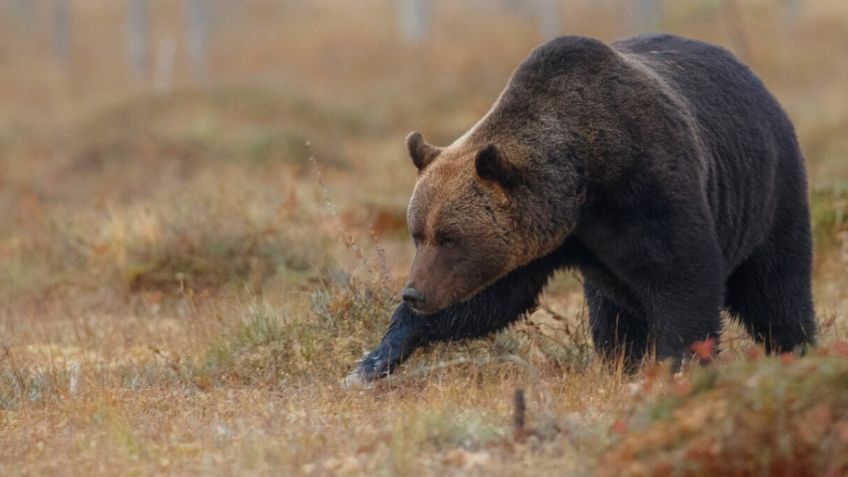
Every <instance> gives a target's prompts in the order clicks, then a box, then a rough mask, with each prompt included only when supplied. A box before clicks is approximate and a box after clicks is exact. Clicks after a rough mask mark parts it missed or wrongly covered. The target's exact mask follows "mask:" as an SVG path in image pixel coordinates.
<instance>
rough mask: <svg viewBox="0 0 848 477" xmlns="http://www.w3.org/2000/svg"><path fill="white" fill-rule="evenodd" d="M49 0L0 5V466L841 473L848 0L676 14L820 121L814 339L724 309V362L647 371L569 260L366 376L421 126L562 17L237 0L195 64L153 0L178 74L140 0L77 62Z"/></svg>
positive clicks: (809, 154)
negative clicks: (21, 6)
mask: <svg viewBox="0 0 848 477" xmlns="http://www.w3.org/2000/svg"><path fill="white" fill-rule="evenodd" d="M48 3H49V2H36V5H37V6H36V7H34V15H35V18H30V19H29V20H26V21H29V22H31V23H29V24H27V23H26V21H25V20H24V19H22V17H21V16H20V15H22V13H20V12H19V11H17V10H15V8H17V7H15V6H14V5H15V4H13V2H7V3H0V101H2V104H3V107H2V108H0V475H92V474H112V475H115V474H120V475H124V474H129V475H135V474H153V473H163V474H178V475H180V474H198V473H202V474H225V475H228V474H237V475H242V474H260V475H292V474H302V475H360V474H366V473H367V474H377V475H440V474H441V475H444V474H469V475H478V474H479V475H536V474H539V475H610V476H620V475H645V476H648V475H811V476H812V475H817V476H818V475H834V476H835V475H846V474H848V274H846V267H848V134H846V131H848V88H846V87H845V85H846V84H848V56H846V55H845V49H846V46H848V4H844V3H843V2H837V1H833V2H830V1H825V0H809V1H805V2H800V4H801V9H800V13H799V14H798V16H797V18H794V19H792V20H790V19H787V17H786V15H785V12H784V8H783V7H782V4H781V3H780V2H769V1H764V0H761V1H757V0H750V1H739V2H735V3H736V4H738V5H737V9H736V10H730V11H729V10H728V7H727V5H730V4H731V3H729V2H719V1H703V2H701V1H686V2H673V3H672V2H666V4H665V7H664V11H663V13H664V15H663V22H662V24H661V25H660V26H661V28H662V29H664V30H667V31H670V32H674V33H680V34H684V35H688V36H693V37H697V38H702V39H705V40H709V41H713V42H715V43H719V44H722V45H725V46H727V47H728V48H731V49H733V50H734V51H736V52H737V53H739V54H740V55H742V56H744V58H745V61H746V62H748V63H749V64H750V65H751V66H752V68H753V69H754V70H755V71H756V72H757V73H758V74H760V75H761V76H762V78H763V79H764V81H765V82H766V84H767V85H768V87H769V88H770V89H771V90H772V91H773V92H774V94H775V95H776V96H777V97H778V98H779V100H780V101H781V102H782V104H783V105H784V106H785V108H786V110H787V112H788V113H789V115H790V117H791V118H792V119H793V121H794V122H795V125H796V128H797V131H798V135H799V138H800V141H801V144H802V147H803V149H804V153H805V155H806V158H807V161H808V168H809V176H810V182H811V192H810V195H811V200H812V207H813V221H814V229H815V239H816V258H815V266H816V271H815V298H816V306H817V313H818V322H819V325H820V345H819V347H818V348H817V349H815V350H813V351H812V352H811V353H810V354H809V355H808V356H806V357H804V358H796V357H794V356H779V357H765V356H763V354H762V351H761V350H760V349H759V348H758V347H756V346H755V345H754V344H753V343H752V342H751V341H750V340H749V339H748V338H747V337H745V335H744V333H743V332H742V330H741V329H740V328H739V327H738V326H736V325H735V324H733V323H728V326H727V332H726V333H725V335H724V336H723V337H722V352H721V354H720V355H718V357H717V359H716V360H715V361H714V362H713V363H712V364H711V365H709V366H707V367H704V368H698V369H691V370H687V371H685V372H683V373H681V374H680V375H678V376H676V377H671V376H670V373H669V372H668V369H667V368H664V367H663V366H662V365H656V366H648V367H647V368H646V369H644V370H642V371H641V372H640V374H639V375H638V376H636V377H627V376H623V375H622V374H621V373H620V372H616V371H615V370H610V369H609V368H607V367H604V366H602V365H601V364H600V363H599V362H597V361H596V360H595V359H594V357H593V352H592V347H591V341H590V339H589V336H588V334H587V329H586V328H587V323H586V310H585V306H584V303H583V298H582V295H581V293H580V286H579V276H575V275H573V274H568V273H563V274H561V275H559V276H557V278H556V280H554V282H553V283H552V284H551V285H550V286H549V288H548V290H547V291H546V293H545V295H544V297H543V299H542V306H541V307H540V309H539V310H538V311H537V312H535V313H534V314H533V315H532V316H531V317H530V319H528V320H525V321H524V322H522V323H520V324H519V325H517V326H515V327H514V328H512V329H510V330H508V331H506V332H503V333H501V334H499V335H497V336H495V337H492V338H490V339H486V340H479V341H474V342H466V343H455V344H450V345H438V346H432V347H429V348H427V349H425V350H423V351H422V352H418V353H417V354H416V355H415V356H414V357H413V358H412V359H411V360H410V361H409V362H408V364H407V365H406V366H404V367H403V368H402V369H401V370H400V372H399V373H398V374H397V375H395V376H393V377H391V378H390V379H387V380H385V381H383V382H380V383H378V384H376V385H375V386H373V387H370V388H364V389H353V390H346V389H342V387H341V386H340V381H341V379H342V378H343V377H344V376H345V375H346V374H347V373H348V372H349V371H350V370H351V369H352V366H353V365H354V363H355V362H356V360H357V359H358V357H359V356H360V355H361V354H362V352H363V351H365V350H367V349H368V348H369V347H371V346H373V345H375V344H376V343H377V342H378V341H379V338H380V337H381V335H382V332H383V331H384V330H385V327H386V325H387V323H388V320H389V317H390V314H391V311H392V309H393V307H394V306H395V305H396V304H397V302H398V297H397V290H398V289H399V288H400V285H401V284H402V283H403V281H404V279H405V278H406V273H407V271H408V267H409V264H410V263H411V259H412V255H413V247H412V244H411V240H410V239H409V238H408V233H407V231H406V224H405V208H406V203H407V200H408V198H409V194H410V192H411V190H412V186H413V184H414V181H415V170H414V167H413V166H412V164H411V163H410V161H409V159H408V157H406V154H405V152H404V147H403V137H404V136H405V134H406V133H407V132H409V131H411V130H413V129H417V130H420V131H422V132H424V133H425V134H426V135H427V137H428V139H430V140H432V141H433V142H435V143H447V142H449V141H451V140H452V139H453V138H455V137H457V136H458V135H460V134H461V133H462V132H463V131H464V130H465V129H466V128H468V127H469V126H470V125H471V124H473V123H474V122H475V121H476V119H477V118H479V117H480V116H481V115H482V114H483V113H485V111H486V110H487V109H488V107H489V106H490V104H491V103H492V102H493V101H494V100H495V98H496V97H497V94H498V92H499V91H500V89H501V88H502V87H503V85H504V84H505V82H506V80H507V78H508V76H509V73H510V71H511V70H512V68H514V66H515V65H516V64H517V63H518V62H519V61H520V60H521V59H522V58H523V57H524V56H525V55H526V54H527V53H528V52H529V50H530V49H531V48H532V47H533V46H534V45H536V44H538V43H539V42H540V41H541V38H540V36H539V34H538V28H537V27H536V25H535V23H534V22H533V21H532V18H530V19H528V18H526V17H521V16H518V15H516V14H515V13H511V12H510V11H509V10H503V9H495V8H490V7H486V6H485V5H484V4H482V3H479V4H477V3H475V4H473V5H474V6H473V7H471V6H469V4H468V3H463V2H459V1H447V0H445V1H443V2H439V4H438V8H437V9H436V11H435V13H434V15H435V20H434V23H433V28H432V31H431V32H430V34H429V36H428V38H427V41H425V42H423V43H421V44H409V43H407V42H404V41H402V40H401V39H399V37H398V34H397V32H396V28H395V25H394V19H395V16H394V10H393V8H392V5H393V3H391V2H387V1H378V0H367V1H363V2H356V3H354V2H332V1H328V0H325V1H319V2H283V3H279V2H272V1H256V2H244V3H245V6H243V7H239V12H238V14H232V15H224V14H220V15H219V16H218V17H217V19H216V20H215V21H214V29H213V31H214V32H215V33H214V35H213V39H212V40H211V45H210V52H211V53H210V59H209V80H208V81H207V82H206V83H205V84H202V85H198V84H197V83H193V82H192V81H191V80H190V75H189V74H188V71H186V70H185V69H184V68H183V67H182V66H181V65H183V64H184V62H183V58H182V56H183V46H184V40H185V39H184V37H183V34H182V33H181V25H180V23H179V20H178V19H179V12H180V9H179V8H178V7H177V6H175V4H174V2H167V1H153V2H152V4H153V17H152V18H153V22H152V31H153V34H154V35H155V36H157V37H167V36H169V35H171V36H172V37H173V38H174V39H175V41H176V45H177V50H176V51H177V53H176V60H177V62H176V69H175V72H174V86H173V88H172V89H171V90H168V91H154V90H152V89H151V88H150V87H148V86H147V83H145V82H142V84H139V83H138V82H135V83H134V82H133V80H132V78H131V76H130V75H129V73H128V71H127V68H126V66H125V65H124V57H123V45H122V43H121V40H120V39H121V38H123V37H122V35H123V33H122V28H123V17H122V15H123V8H124V3H123V2H102V1H96V0H76V1H74V2H72V5H73V10H72V13H73V26H74V30H73V36H72V38H73V49H72V51H71V55H70V58H71V61H70V63H69V64H68V65H66V66H62V65H60V64H57V63H56V62H55V61H53V60H51V57H50V55H49V52H50V48H49V38H50V33H49V29H47V28H46V27H45V28H40V27H39V25H41V23H38V22H40V21H42V20H40V19H41V18H42V17H45V16H47V17H49V11H47V10H48V7H47V4H48ZM248 3H249V5H248ZM619 4H620V2H588V1H579V2H564V5H565V7H564V9H563V24H564V26H565V28H566V29H567V31H568V32H569V33H578V34H586V35H592V36H595V37H599V38H602V39H605V40H612V39H615V38H617V37H621V36H626V35H629V34H631V33H633V32H634V29H635V27H633V26H632V25H631V23H629V22H628V15H629V13H628V10H627V9H626V8H622V7H619V6H616V5H619ZM631 13H632V12H631ZM33 25H35V27H34V26H33ZM41 26H43V25H41ZM519 391H520V392H523V395H524V396H525V400H526V416H525V418H526V421H525V424H524V425H523V426H519V425H516V423H515V422H514V413H515V409H514V407H515V395H516V392H519Z"/></svg>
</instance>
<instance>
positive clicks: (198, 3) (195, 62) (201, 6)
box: [185, 0, 211, 83]
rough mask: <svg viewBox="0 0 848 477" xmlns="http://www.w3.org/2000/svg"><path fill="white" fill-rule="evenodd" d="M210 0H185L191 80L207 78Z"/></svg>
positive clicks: (204, 79) (201, 80)
mask: <svg viewBox="0 0 848 477" xmlns="http://www.w3.org/2000/svg"><path fill="white" fill-rule="evenodd" d="M210 2H211V0H185V22H186V30H187V35H188V39H187V46H188V63H189V70H190V74H191V78H192V80H194V81H196V82H199V83H205V82H206V80H207V78H208V67H209V61H208V54H209V51H208V49H209V45H208V40H209V7H210V5H209V4H210Z"/></svg>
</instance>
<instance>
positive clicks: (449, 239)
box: [436, 234, 457, 247]
mask: <svg viewBox="0 0 848 477" xmlns="http://www.w3.org/2000/svg"><path fill="white" fill-rule="evenodd" d="M436 242H437V243H438V244H439V245H440V246H442V247H453V246H454V245H456V243H457V240H456V238H455V237H453V236H452V235H444V234H441V235H439V236H438V238H437V239H436Z"/></svg>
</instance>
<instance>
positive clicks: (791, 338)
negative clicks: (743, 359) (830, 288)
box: [725, 227, 816, 353]
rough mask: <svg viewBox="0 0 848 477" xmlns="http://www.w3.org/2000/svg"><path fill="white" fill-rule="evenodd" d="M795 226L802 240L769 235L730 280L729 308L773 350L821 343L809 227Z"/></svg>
mask: <svg viewBox="0 0 848 477" xmlns="http://www.w3.org/2000/svg"><path fill="white" fill-rule="evenodd" d="M795 230H796V231H795V233H794V234H788V235H795V236H796V237H794V238H799V237H800V240H793V237H792V236H782V237H773V238H771V239H769V240H768V241H767V242H766V243H765V244H764V245H763V246H761V247H760V248H759V249H758V250H757V251H756V252H754V254H753V255H751V256H750V257H749V258H748V259H747V260H746V261H745V262H743V263H742V265H740V266H739V267H738V268H737V269H736V270H735V271H734V272H733V274H732V275H731V276H730V278H729V279H728V281H727V291H726V300H725V301H726V306H727V308H728V311H730V313H731V314H732V315H733V316H734V317H735V318H737V319H738V320H739V321H741V322H742V324H743V325H744V326H745V328H746V329H747V330H748V333H750V335H751V336H752V337H753V338H754V339H755V340H756V341H757V342H759V343H763V345H765V349H766V352H768V353H772V352H777V353H783V352H788V351H795V350H797V349H798V348H800V347H802V346H803V345H809V344H814V343H815V334H816V323H815V313H814V310H813V299H812V292H811V284H810V280H811V278H810V275H811V266H812V265H811V260H810V251H809V239H805V238H804V236H805V235H806V237H809V231H807V232H806V233H805V232H804V228H803V227H799V228H797V229H795ZM800 351H803V349H801V350H800Z"/></svg>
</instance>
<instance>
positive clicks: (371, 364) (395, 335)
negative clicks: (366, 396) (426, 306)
mask: <svg viewBox="0 0 848 477" xmlns="http://www.w3.org/2000/svg"><path fill="white" fill-rule="evenodd" d="M425 321H426V319H425V317H422V316H420V315H417V314H416V313H415V312H414V311H413V310H412V308H411V307H410V306H409V305H407V304H406V303H403V304H401V305H400V306H398V307H397V309H395V312H394V314H393V315H392V321H391V323H390V324H389V329H388V330H387V331H386V334H385V336H383V339H382V340H381V341H380V344H379V345H378V346H377V347H376V348H375V349H374V350H372V351H370V352H369V353H367V354H366V355H365V356H364V357H363V358H362V360H361V361H360V362H359V364H358V365H357V367H356V370H355V371H354V372H352V373H351V374H349V375H348V376H347V377H346V378H345V380H344V382H343V384H344V385H345V386H350V385H355V384H359V383H365V382H368V381H373V380H375V379H378V378H382V377H385V376H387V375H388V374H389V373H391V371H392V369H393V368H395V367H396V366H398V365H399V364H400V363H402V362H403V361H404V360H406V358H408V357H409V355H411V354H412V352H413V351H415V349H416V348H418V347H419V346H421V345H422V344H423V341H424V339H423V338H424V332H423V331H424V330H423V328H424V327H425V326H426V323H425Z"/></svg>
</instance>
